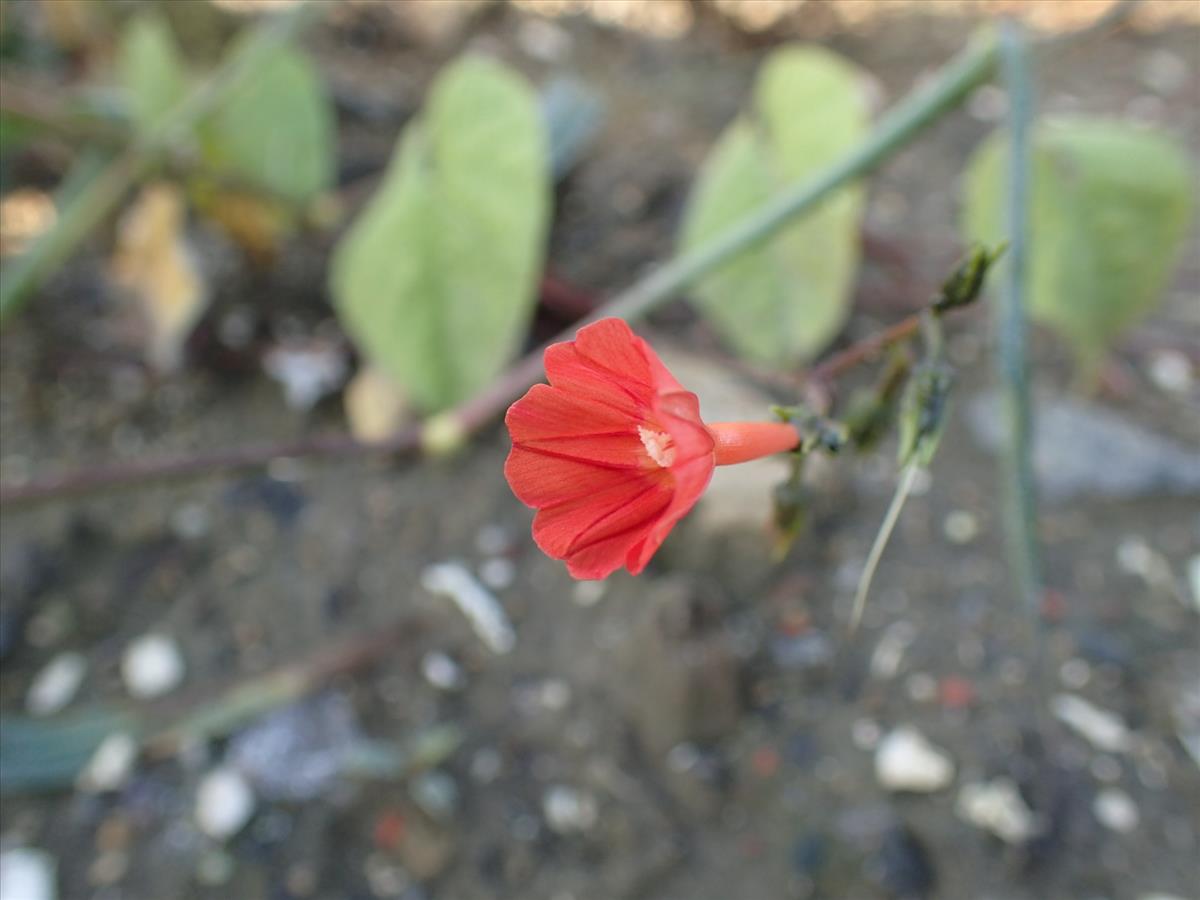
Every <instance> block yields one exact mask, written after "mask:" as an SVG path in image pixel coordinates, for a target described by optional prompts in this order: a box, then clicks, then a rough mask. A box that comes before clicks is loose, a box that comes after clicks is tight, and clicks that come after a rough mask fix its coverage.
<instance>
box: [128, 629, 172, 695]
mask: <svg viewBox="0 0 1200 900" xmlns="http://www.w3.org/2000/svg"><path fill="white" fill-rule="evenodd" d="M183 673H184V664H183V654H182V653H180V652H179V645H178V644H177V643H175V641H174V640H173V639H172V638H169V637H167V636H166V635H163V634H145V635H142V636H141V637H140V638H138V639H137V640H135V641H134V642H133V643H132V644H130V645H129V647H128V648H127V649H126V650H125V655H124V657H122V659H121V677H122V679H123V680H124V682H125V688H126V690H128V691H129V694H130V696H133V697H136V698H138V699H139V700H150V699H153V698H155V697H161V696H163V695H164V694H169V693H170V692H171V691H173V690H175V688H177V687H178V686H179V683H180V682H181V681H183Z"/></svg>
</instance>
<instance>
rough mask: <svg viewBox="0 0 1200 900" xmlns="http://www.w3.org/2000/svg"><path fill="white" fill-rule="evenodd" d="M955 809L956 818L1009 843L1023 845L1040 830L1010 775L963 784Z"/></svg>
mask: <svg viewBox="0 0 1200 900" xmlns="http://www.w3.org/2000/svg"><path fill="white" fill-rule="evenodd" d="M954 809H955V812H957V813H958V816H959V818H961V819H963V820H964V821H966V822H970V823H971V824H972V825H975V826H976V827H978V828H982V829H983V830H985V831H990V832H991V833H992V834H994V835H996V837H998V838H1000V840H1002V841H1004V842H1006V843H1009V844H1023V843H1025V842H1026V841H1028V840H1029V839H1030V838H1032V837H1034V836H1036V835H1037V833H1038V831H1039V830H1040V829H1039V826H1038V823H1037V819H1036V818H1035V816H1034V814H1033V811H1032V810H1031V809H1030V808H1029V806H1028V804H1026V803H1025V799H1024V798H1023V797H1022V796H1021V792H1020V790H1019V789H1018V788H1017V785H1016V783H1015V782H1013V781H1012V779H1010V778H993V779H992V780H991V781H988V782H984V783H976V784H964V785H963V786H962V789H961V790H960V791H959V792H958V800H957V801H956V802H955V804H954Z"/></svg>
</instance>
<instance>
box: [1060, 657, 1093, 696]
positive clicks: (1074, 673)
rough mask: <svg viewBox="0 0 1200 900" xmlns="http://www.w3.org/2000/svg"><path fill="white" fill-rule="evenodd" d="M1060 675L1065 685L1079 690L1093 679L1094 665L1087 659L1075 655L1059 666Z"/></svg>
mask: <svg viewBox="0 0 1200 900" xmlns="http://www.w3.org/2000/svg"><path fill="white" fill-rule="evenodd" d="M1058 677H1059V680H1060V681H1062V683H1063V684H1064V685H1066V686H1067V687H1069V688H1071V690H1074V691H1077V690H1079V689H1080V688H1082V687H1084V686H1085V685H1086V684H1087V683H1088V682H1089V681H1091V680H1092V667H1091V665H1089V664H1088V661H1087V660H1086V659H1080V658H1079V657H1077V656H1075V657H1072V658H1071V659H1068V660H1067V661H1066V662H1064V663H1063V664H1062V665H1061V666H1059V667H1058Z"/></svg>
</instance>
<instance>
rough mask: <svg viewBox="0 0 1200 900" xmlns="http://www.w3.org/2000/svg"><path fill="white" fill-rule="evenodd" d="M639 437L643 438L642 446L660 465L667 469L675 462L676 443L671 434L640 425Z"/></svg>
mask: <svg viewBox="0 0 1200 900" xmlns="http://www.w3.org/2000/svg"><path fill="white" fill-rule="evenodd" d="M638 437H640V438H641V439H642V446H643V447H645V448H646V453H648V454H649V456H650V458H651V459H652V460H654V461H655V462H656V463H658V465H660V466H662V467H663V468H664V469H666V468H669V467H670V466H671V464H672V463H674V462H675V445H674V442H673V441H672V440H671V436H670V435H669V434H667V433H666V432H663V431H655V430H654V429H653V428H643V427H642V426H641V425H639V426H638Z"/></svg>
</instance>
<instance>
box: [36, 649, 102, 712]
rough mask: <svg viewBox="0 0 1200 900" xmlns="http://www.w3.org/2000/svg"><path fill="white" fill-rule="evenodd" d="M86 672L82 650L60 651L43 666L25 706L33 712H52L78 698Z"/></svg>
mask: <svg viewBox="0 0 1200 900" xmlns="http://www.w3.org/2000/svg"><path fill="white" fill-rule="evenodd" d="M86 674H87V660H86V659H84V657H83V656H82V655H81V654H79V653H59V654H58V655H57V656H55V657H54V658H53V659H51V660H50V662H48V663H46V665H45V666H43V667H42V669H41V671H40V672H38V673H37V675H36V676H34V679H33V683H32V684H31V685H29V693H28V694H27V695H26V697H25V708H26V709H28V710H29V714H30V715H32V716H52V715H54V714H55V713H57V712H62V710H64V709H66V707H67V705H68V704H69V703H70V702H71V701H72V700H74V699H75V695H76V694H77V693H78V692H79V686H80V685H81V684H83V678H84V676H85V675H86Z"/></svg>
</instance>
